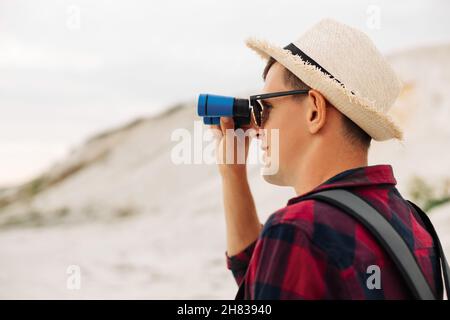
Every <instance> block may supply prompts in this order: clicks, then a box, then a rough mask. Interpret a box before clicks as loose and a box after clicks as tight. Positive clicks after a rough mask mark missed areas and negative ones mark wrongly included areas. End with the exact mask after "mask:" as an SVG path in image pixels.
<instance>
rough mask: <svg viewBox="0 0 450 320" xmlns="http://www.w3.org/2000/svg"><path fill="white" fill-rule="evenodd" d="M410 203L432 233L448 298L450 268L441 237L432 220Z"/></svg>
mask: <svg viewBox="0 0 450 320" xmlns="http://www.w3.org/2000/svg"><path fill="white" fill-rule="evenodd" d="M407 201H408V203H409V204H410V205H411V206H412V207H413V209H414V210H415V211H416V212H417V214H418V215H419V217H420V219H422V222H423V224H424V225H425V228H426V229H427V231H428V232H429V233H430V235H431V237H432V238H433V243H434V245H435V246H436V247H437V249H438V250H437V256H438V266H440V267H442V273H443V275H444V285H445V292H446V293H447V298H448V294H449V290H450V282H449V278H448V276H449V274H450V268H449V266H448V262H447V259H446V258H445V253H444V250H443V249H442V245H441V241H440V240H439V237H438V235H437V232H436V230H435V229H434V226H433V224H432V223H431V220H430V218H429V217H428V215H427V214H426V213H425V212H423V211H422V209H420V208H419V207H418V206H417V205H415V204H414V203H413V202H411V201H409V200H407ZM438 270H439V276H441V274H440V268H438Z"/></svg>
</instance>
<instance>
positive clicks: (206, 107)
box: [197, 94, 250, 128]
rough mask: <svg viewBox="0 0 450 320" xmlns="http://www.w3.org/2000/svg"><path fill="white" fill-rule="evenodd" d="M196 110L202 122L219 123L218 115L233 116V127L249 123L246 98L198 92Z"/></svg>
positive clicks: (248, 104) (248, 109)
mask: <svg viewBox="0 0 450 320" xmlns="http://www.w3.org/2000/svg"><path fill="white" fill-rule="evenodd" d="M197 112H198V115H199V116H200V117H203V123H204V124H220V117H233V120H234V124H235V128H239V127H240V126H242V125H248V124H250V103H249V100H247V99H238V98H234V97H226V96H218V95H213V94H200V96H199V97H198V106H197Z"/></svg>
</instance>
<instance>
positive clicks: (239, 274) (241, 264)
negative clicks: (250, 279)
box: [225, 224, 264, 286]
mask: <svg viewBox="0 0 450 320" xmlns="http://www.w3.org/2000/svg"><path fill="white" fill-rule="evenodd" d="M261 227H264V225H263V224H261ZM256 243H257V240H255V241H253V242H252V243H251V244H249V245H248V246H247V247H246V248H245V249H244V250H242V251H241V252H239V253H237V254H235V255H233V256H231V257H230V256H229V255H228V253H227V252H225V258H226V263H227V268H228V269H229V270H230V271H231V273H232V274H233V277H234V280H236V283H237V285H238V286H239V285H240V284H241V282H242V280H243V278H244V276H245V273H246V272H247V268H248V265H249V262H250V259H251V257H252V255H253V250H254V249H255V245H256Z"/></svg>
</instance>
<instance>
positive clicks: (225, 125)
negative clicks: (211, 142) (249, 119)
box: [220, 117, 234, 134]
mask: <svg viewBox="0 0 450 320" xmlns="http://www.w3.org/2000/svg"><path fill="white" fill-rule="evenodd" d="M220 128H221V129H222V133H223V134H225V133H226V131H225V130H227V129H233V130H234V120H233V118H231V117H220Z"/></svg>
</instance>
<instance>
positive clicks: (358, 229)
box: [225, 165, 442, 299]
mask: <svg viewBox="0 0 450 320" xmlns="http://www.w3.org/2000/svg"><path fill="white" fill-rule="evenodd" d="M396 183H397V182H396V180H395V178H394V176H393V172H392V167H391V166H390V165H376V166H368V167H361V168H355V169H351V170H347V171H344V172H341V173H339V174H337V175H336V176H334V177H332V178H330V179H329V180H327V181H326V182H324V183H322V184H321V185H319V186H318V187H316V188H315V189H314V190H312V191H310V192H308V193H305V194H303V195H300V196H298V197H295V198H292V199H290V200H289V201H288V203H287V205H286V207H284V208H282V209H280V210H278V211H277V212H275V213H273V214H272V215H271V216H270V217H269V219H268V220H267V222H266V223H265V225H264V227H263V229H262V231H261V233H260V235H259V237H258V239H257V240H256V241H255V242H253V243H252V244H250V245H249V246H248V247H247V248H246V249H244V250H243V251H242V252H240V253H238V254H236V255H234V256H232V257H229V256H228V255H227V254H226V253H225V255H226V259H227V266H228V268H229V269H230V270H231V271H232V273H233V276H234V278H235V279H236V282H237V284H238V285H239V286H243V288H242V289H243V291H241V294H240V296H238V297H237V298H244V299H408V298H412V295H411V294H410V292H409V290H408V289H407V287H406V285H405V283H404V281H403V279H402V277H401V275H400V274H399V272H398V270H397V269H396V267H395V265H394V264H393V262H392V261H391V259H390V258H389V257H388V256H387V254H386V253H385V252H384V250H383V249H382V248H381V247H380V245H379V244H378V243H377V242H376V240H375V238H374V237H373V236H372V235H371V233H370V232H369V231H368V230H367V229H366V228H365V227H363V226H362V225H361V224H360V223H358V222H357V221H356V220H354V219H353V218H352V217H350V216H349V215H348V214H346V213H345V212H343V211H341V210H340V209H338V208H336V207H334V206H331V205H329V204H326V203H323V202H319V201H315V200H305V201H300V200H301V198H302V197H303V196H305V195H307V194H310V193H313V192H315V191H319V190H327V189H333V188H345V189H347V190H349V191H351V192H353V193H355V194H356V195H358V196H360V197H362V198H363V199H364V200H366V201H367V202H369V203H370V204H371V205H372V206H374V207H375V208H376V209H377V210H378V211H379V212H380V213H381V214H383V215H384V217H385V218H387V219H388V220H389V221H390V223H391V224H392V225H393V227H394V228H395V229H396V230H397V231H398V232H399V233H400V234H401V235H402V237H403V238H404V240H405V241H406V243H407V244H408V246H409V247H410V248H411V250H412V252H413V253H414V255H415V257H416V259H417V261H418V263H419V265H420V267H421V269H422V271H423V273H424V275H425V277H426V279H427V281H428V283H429V284H430V287H431V288H432V290H433V291H434V293H435V294H437V293H438V292H439V294H442V293H441V291H442V288H441V286H440V280H439V279H440V277H439V276H440V275H438V272H437V271H436V270H438V269H437V268H438V266H437V260H436V254H435V250H434V247H433V240H432V238H431V236H430V235H429V234H428V232H427V231H426V230H425V228H424V226H423V223H422V221H421V220H420V218H419V217H418V216H417V215H416V213H415V212H414V211H413V210H412V209H411V207H410V206H409V205H408V203H407V202H406V201H405V200H404V199H403V198H402V196H401V195H400V193H399V192H398V190H397V189H396V188H395V184H396ZM371 265H376V266H378V267H379V268H380V269H379V270H380V276H381V277H380V278H381V288H380V289H377V288H373V287H372V289H370V288H369V286H368V285H367V280H368V277H370V275H372V272H368V267H369V266H371ZM242 289H241V290H242Z"/></svg>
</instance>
